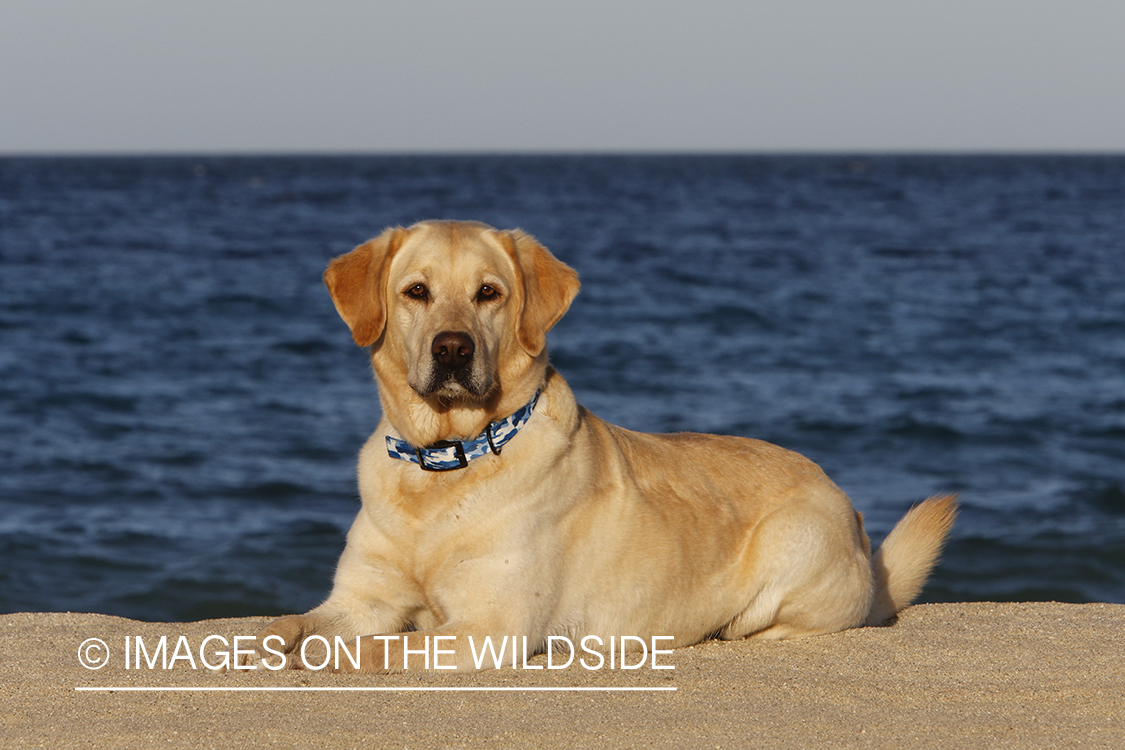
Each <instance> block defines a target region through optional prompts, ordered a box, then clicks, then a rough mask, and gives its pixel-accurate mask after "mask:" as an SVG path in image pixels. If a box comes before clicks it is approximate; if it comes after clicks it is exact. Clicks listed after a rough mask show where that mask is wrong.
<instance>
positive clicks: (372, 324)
mask: <svg viewBox="0 0 1125 750" xmlns="http://www.w3.org/2000/svg"><path fill="white" fill-rule="evenodd" d="M404 234H405V230H404V229H402V228H401V227H391V228H389V229H386V230H384V231H383V233H382V234H380V235H379V236H378V237H376V238H375V239H373V240H368V241H367V242H365V243H363V244H362V245H360V246H359V247H357V248H356V249H355V250H352V251H351V252H350V253H347V254H346V255H341V256H340V257H338V258H333V259H332V262H331V263H329V264H328V270H326V271H325V272H324V283H325V285H326V286H327V287H328V293H329V294H331V295H332V302H333V303H334V304H335V305H336V312H338V313H340V317H341V318H343V319H344V322H345V323H347V324H348V328H350V329H351V331H352V338H353V339H355V342H356V344H358V345H359V346H371V345H372V344H374V343H375V342H376V341H378V340H379V337H380V336H382V335H383V326H384V325H386V322H387V300H386V299H385V298H384V297H385V295H384V288H385V287H386V277H387V271H388V269H389V268H390V266H391V257H392V256H393V255H394V253H395V250H397V249H398V246H399V245H400V244H401V242H402V236H403V235H404Z"/></svg>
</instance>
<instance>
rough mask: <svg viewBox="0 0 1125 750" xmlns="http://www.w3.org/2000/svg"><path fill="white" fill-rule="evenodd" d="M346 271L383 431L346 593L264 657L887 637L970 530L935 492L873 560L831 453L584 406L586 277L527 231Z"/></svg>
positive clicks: (332, 272)
mask: <svg viewBox="0 0 1125 750" xmlns="http://www.w3.org/2000/svg"><path fill="white" fill-rule="evenodd" d="M324 280H325V283H326V285H327V287H328V290H329V292H330V293H331V296H332V300H333V302H334V303H335V306H336V310H337V311H338V312H339V314H340V317H342V318H343V320H344V322H345V323H347V325H348V327H349V328H350V330H351V334H352V337H353V338H354V340H355V343H356V344H358V345H359V346H361V347H370V355H371V363H372V366H373V369H374V373H375V380H376V382H377V384H378V389H379V396H380V401H381V404H382V418H381V420H380V422H379V424H378V427H377V428H376V430H375V433H374V434H373V435H372V436H371V438H370V439H369V440H368V441H367V443H366V444H365V445H364V447H363V449H362V451H361V453H360V456H359V462H358V479H359V491H360V496H361V499H362V506H361V509H360V511H359V513H358V515H357V517H356V519H355V522H354V523H353V525H352V527H351V530H350V531H349V532H348V536H347V545H346V547H345V549H344V552H343V554H342V556H341V558H340V562H339V565H338V567H337V570H336V574H335V579H334V582H333V586H332V591H331V594H330V595H329V597H328V599H327V600H326V601H325V602H324V603H323V604H321V605H320V606H318V607H316V608H315V609H313V610H311V611H310V612H308V613H307V614H303V615H291V616H288V617H282V618H280V619H278V620H275V621H273V622H272V623H270V624H269V625H267V626H266V628H265V629H264V630H263V631H262V632H261V633H259V634H258V643H259V649H260V650H261V648H262V644H274V645H275V646H276V648H273V649H272V650H271V651H270V653H277V654H289V655H290V656H289V658H290V659H291V660H292V659H293V656H292V655H293V654H295V653H296V652H297V650H298V647H299V646H301V644H302V642H303V641H304V640H305V639H307V638H309V637H310V636H322V637H323V638H324V639H326V640H327V641H332V640H333V639H334V638H336V637H340V638H342V639H344V641H345V642H349V643H350V642H352V640H353V639H356V638H357V637H358V636H364V637H363V638H361V639H359V640H358V641H356V642H357V643H359V644H360V645H359V651H360V655H361V659H360V660H359V664H358V665H357V664H355V663H353V662H349V661H348V660H347V659H345V660H344V661H343V663H342V664H338V665H337V666H338V668H339V669H341V670H346V671H351V670H353V669H356V668H358V669H361V670H363V671H379V672H394V671H402V670H403V669H404V668H407V669H416V668H423V667H425V668H430V669H432V668H435V667H436V666H437V664H438V659H437V656H436V655H435V658H434V660H433V663H431V661H430V659H429V658H428V655H427V658H426V659H425V661H424V663H423V660H422V658H421V657H420V656H419V655H418V654H419V653H420V652H421V651H422V650H423V649H425V648H426V647H427V646H426V644H429V643H430V640H429V639H430V638H438V639H439V640H435V641H434V643H435V644H437V643H440V644H441V647H442V655H441V659H442V666H441V667H439V668H455V669H457V670H460V671H473V670H476V669H480V668H488V667H489V666H497V665H496V664H492V665H489V664H487V663H485V664H484V665H482V664H481V663H480V659H479V658H477V657H479V654H477V653H474V650H473V648H472V647H473V646H474V645H479V644H480V643H482V642H484V640H485V638H486V637H488V636H492V637H494V639H495V640H497V641H499V639H500V637H501V636H516V637H519V638H525V640H524V641H523V643H524V644H525V645H524V648H525V651H526V652H528V653H535V652H542V651H543V650H545V649H546V648H547V647H548V644H549V643H550V641H549V640H548V639H549V637H550V636H563V637H566V638H569V639H570V640H571V642H579V641H580V640H581V639H584V638H587V636H591V635H593V636H597V637H598V638H597V639H596V640H592V641H591V640H589V639H587V640H585V641H582V642H583V643H584V644H590V643H592V644H595V648H598V644H608V643H611V641H610V640H609V639H610V637H611V636H622V635H626V634H627V635H630V636H633V637H634V640H632V641H629V643H630V644H631V646H632V645H633V644H635V641H636V640H637V639H640V640H643V641H645V642H648V641H649V639H650V638H653V637H663V638H668V637H673V638H674V642H673V644H672V645H674V646H675V647H682V646H688V645H691V644H694V643H698V642H700V641H702V640H704V639H708V638H713V637H718V638H722V639H738V638H745V637H749V638H757V639H781V638H796V637H802V636H813V635H820V634H826V633H833V632H837V631H841V630H845V629H847V628H854V627H858V626H862V625H865V624H866V625H879V624H883V623H884V622H886V621H888V620H890V619H892V618H893V617H894V616H895V614H896V613H897V612H898V611H899V610H901V609H902V608H904V607H906V606H907V605H909V604H910V603H911V601H913V600H914V598H915V597H916V596H917V595H918V593H919V592H920V590H921V588H922V585H923V583H924V582H925V579H926V577H927V576H928V575H929V572H930V569H931V568H932V567H933V565H934V563H935V561H936V559H937V557H938V555H939V554H940V551H941V548H942V546H943V544H944V541H945V538H946V536H947V534H948V533H949V530H950V528H951V527H952V525H953V521H954V517H955V515H956V507H957V503H956V498H955V496H943V497H933V498H930V499H928V500H926V501H924V502H922V503H920V504H919V505H916V506H915V507H913V508H912V509H911V510H910V511H909V512H908V513H907V514H906V515H905V516H904V517H903V518H902V519H901V520H900V521H899V523H898V524H897V525H896V526H895V528H894V529H893V530H892V532H891V533H890V535H889V536H888V537H887V538H886V540H885V541H884V543H883V545H882V546H881V547H880V549H879V550H878V551H877V552H875V554H874V555H872V553H871V547H870V543H869V541H868V538H867V536H866V534H865V532H864V528H863V518H862V516H861V515H860V514H859V513H858V512H856V511H855V510H854V509H853V508H852V505H851V502H850V501H849V499H848V497H847V496H846V495H845V494H844V493H843V492H842V491H841V490H840V489H839V488H838V487H837V486H836V485H835V484H833V483H832V481H831V480H829V478H828V477H827V475H825V473H824V472H823V471H822V470H821V469H820V468H819V467H818V466H817V465H816V464H814V463H813V462H812V461H810V460H808V459H807V458H804V457H803V456H801V455H799V454H797V453H794V452H792V451H789V450H786V449H784V448H780V447H778V446H776V445H771V444H769V443H766V442H762V441H759V440H753V439H748V438H741V437H729V436H718V435H703V434H693V433H682V434H671V435H652V434H643V433H638V432H633V431H630V430H626V429H623V428H620V427H616V426H613V425H611V424H608V423H606V422H604V421H602V420H601V419H599V418H597V417H596V416H594V415H593V414H591V413H590V412H588V411H587V410H586V409H584V408H583V407H581V406H579V405H578V404H577V402H576V401H575V397H574V394H573V393H572V392H571V390H570V388H569V387H568V386H567V384H566V382H565V381H564V380H563V378H562V376H560V375H559V374H558V373H557V372H556V371H555V370H554V369H553V368H552V367H551V365H550V364H549V363H548V359H547V348H546V335H547V332H548V331H549V330H550V329H551V328H552V327H553V326H554V325H555V324H556V323H557V322H558V321H559V319H560V318H561V317H562V316H563V314H564V313H565V312H566V311H567V309H568V308H569V307H570V304H571V302H572V301H573V300H574V298H575V295H576V294H577V293H578V290H579V281H578V275H577V274H576V273H575V271H574V270H573V269H571V268H570V267H568V266H567V265H565V264H564V263H562V262H561V261H559V260H558V259H556V258H555V257H554V256H553V255H552V254H551V253H550V252H549V251H548V250H547V249H546V248H544V247H543V246H542V245H541V244H540V243H539V242H537V241H536V240H535V239H534V238H533V237H532V236H531V235H529V234H526V233H524V232H522V231H520V230H510V231H501V230H497V229H494V228H492V227H490V226H487V225H485V224H480V223H475V222H459V221H457V222H455V221H427V222H422V223H419V224H415V225H413V226H411V227H409V228H401V227H394V228H389V229H387V230H385V231H384V232H383V233H382V234H380V235H379V236H378V237H376V238H374V239H372V240H370V241H369V242H367V243H365V244H363V245H360V246H359V247H357V248H356V249H355V250H353V251H351V252H350V253H347V254H346V255H343V256H340V257H338V258H336V259H334V260H332V261H331V263H330V265H329V266H328V269H327V271H325V274H324ZM366 636H379V637H376V638H368V637H366ZM388 636H389V637H388ZM267 639H269V640H268V641H267ZM514 640H515V639H513V641H514ZM654 648H655V646H654ZM513 654H514V652H513ZM507 658H508V657H507V656H505V657H504V659H505V660H506V659H507ZM512 658H513V659H514V655H513V657H512ZM525 658H526V656H525Z"/></svg>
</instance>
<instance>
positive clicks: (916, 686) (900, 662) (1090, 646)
mask: <svg viewBox="0 0 1125 750" xmlns="http://www.w3.org/2000/svg"><path fill="white" fill-rule="evenodd" d="M264 622H266V619H265V618H246V619H237V620H210V621H205V622H194V623H141V622H135V621H132V620H126V619H121V618H117V617H109V616H105V615H91V614H13V615H4V616H0V633H2V634H3V638H2V641H0V642H2V644H3V645H2V653H0V684H2V685H3V687H4V698H5V701H4V702H5V705H4V706H3V707H2V708H0V746H3V747H18V748H38V747H43V748H69V747H90V748H99V747H106V748H151V747H159V748H165V747H169V748H178V747H183V748H193V749H195V750H202V749H204V748H242V747H263V746H265V747H364V748H382V747H411V748H457V747H478V746H480V747H485V746H487V747H524V748H525V747H545V748H551V747H566V748H583V747H597V748H618V747H621V748H624V747H703V748H718V747H771V748H807V747H860V748H863V747H875V748H882V747H886V748H920V747H941V748H994V747H1019V748H1038V747H1042V748H1059V747H1113V748H1122V747H1125V644H1123V643H1122V642H1121V636H1122V631H1123V627H1125V605H1122V604H1081V605H1078V604H1051V603H1035V604H992V603H974V604H934V605H923V606H916V607H912V608H910V609H908V610H906V611H905V612H903V613H902V615H901V617H900V619H899V622H898V623H897V624H895V625H894V626H892V627H885V628H863V629H859V630H852V631H848V632H844V633H838V634H835V635H830V636H822V637H819V638H809V639H804V640H796V641H783V642H777V643H758V642H751V641H741V642H735V643H725V642H719V641H713V642H707V643H703V644H700V645H697V646H694V647H691V648H685V649H678V650H676V651H674V652H672V654H671V655H667V656H664V655H662V656H660V657H659V660H658V662H657V663H667V664H670V665H673V666H674V667H675V669H673V670H654V669H651V668H650V667H651V664H649V665H648V666H646V667H642V668H640V669H636V670H630V671H623V670H619V669H615V670H612V671H611V670H609V669H606V668H603V669H601V670H596V671H592V670H586V669H584V668H582V667H581V666H578V665H577V664H574V665H572V666H571V667H569V668H567V669H562V670H547V669H539V670H532V669H527V670H524V669H516V670H513V669H510V668H509V669H504V670H498V671H497V670H494V671H488V672H482V673H478V674H471V675H456V674H449V673H442V674H423V673H419V672H415V673H410V674H406V675H394V676H370V675H333V674H328V673H326V672H311V671H294V670H285V671H280V672H271V671H268V670H258V671H255V672H247V671H238V672H235V671H227V672H225V673H213V672H209V671H206V670H204V669H202V667H200V668H198V669H195V670H193V669H192V668H191V665H190V662H189V660H188V659H187V658H186V656H185V655H184V653H185V652H181V653H180V656H181V658H180V659H178V660H177V661H176V662H175V663H174V665H173V666H172V668H171V669H168V670H164V669H161V668H160V665H159V664H158V665H157V668H155V669H149V668H148V667H147V665H145V664H143V665H142V668H141V669H139V670H138V669H129V670H126V669H125V668H124V655H123V651H124V643H125V640H124V639H125V637H126V636H128V637H130V639H131V640H130V643H134V644H135V639H136V637H137V636H140V637H141V638H142V639H143V640H144V642H145V644H146V646H149V647H150V648H149V649H148V650H149V651H150V652H151V651H153V650H154V649H152V648H151V646H152V645H154V644H156V643H157V642H158V639H159V638H160V636H162V635H166V636H168V638H169V641H168V643H169V652H168V655H169V657H171V656H173V655H174V653H173V649H174V647H175V645H176V643H177V642H178V641H179V640H180V636H184V644H185V647H190V648H191V649H193V657H192V658H194V659H195V660H196V662H197V666H199V664H198V660H199V654H198V649H199V646H200V645H201V644H202V641H203V639H204V638H206V637H207V636H209V635H222V636H224V637H226V638H228V639H229V638H232V637H233V636H234V635H251V634H253V633H254V632H256V631H257V629H258V627H259V626H260V625H262V624H263V623H264ZM88 638H99V639H101V640H103V641H105V643H106V644H107V646H108V647H109V649H110V658H109V661H108V663H107V664H106V666H104V667H103V668H102V669H99V670H96V671H94V670H88V669H85V668H83V667H82V666H81V665H80V664H79V660H78V655H79V646H80V644H82V643H83V641H85V640H86V639H88ZM216 643H217V642H215V641H212V642H211V645H215V644H216ZM88 653H89V655H91V656H96V655H97V654H96V652H95V651H93V650H89V651H88ZM209 658H217V657H214V656H210V657H209ZM544 659H545V657H543V656H539V657H536V658H535V659H532V660H531V661H530V662H529V664H530V665H536V664H539V665H543V664H545V661H544ZM282 686H284V687H306V686H307V687H364V686H380V687H392V688H433V687H441V688H450V687H457V688H467V687H468V688H496V687H504V688H520V689H521V690H516V691H504V692H501V691H490V692H485V691H463V690H462V691H433V692H424V691H404V690H394V691H383V692H366V691H364V692H359V691H353V692H330V691H321V692H297V691H287V692H265V691H226V690H223V691H180V692H131V691H122V690H116V691H112V692H102V691H92V692H86V691H79V690H76V688H79V687H99V688H103V687H164V688H166V687H179V688H201V687H207V688H231V687H239V688H251V687H282ZM531 687H554V688H559V687H566V688H574V687H583V688H607V687H608V688H669V687H672V688H675V690H674V691H621V690H616V691H604V692H603V691H583V692H579V691H557V692H544V691H539V692H531V691H524V690H522V689H524V688H531Z"/></svg>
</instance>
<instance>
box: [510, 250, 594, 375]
mask: <svg viewBox="0 0 1125 750" xmlns="http://www.w3.org/2000/svg"><path fill="white" fill-rule="evenodd" d="M504 239H505V240H506V241H505V245H506V246H507V250H508V252H509V253H510V254H511V255H512V259H513V260H514V261H515V263H516V268H517V269H518V270H519V273H520V277H521V278H520V281H521V283H522V286H523V308H522V309H521V311H520V322H519V330H518V336H519V342H520V346H522V347H523V348H524V350H525V351H527V353H528V354H530V355H531V356H533V357H538V356H539V354H540V353H541V352H542V351H543V347H545V346H546V345H547V331H549V330H551V329H552V328H553V327H554V325H555V323H558V322H559V318H561V317H562V316H563V314H564V313H565V312H566V311H567V309H568V308H569V307H570V303H571V302H573V301H574V296H575V295H576V294H578V289H579V287H580V286H581V285H580V284H579V283H578V274H577V273H575V271H574V269H573V268H571V267H570V266H568V265H566V264H565V263H563V262H562V261H560V260H559V259H558V258H556V257H555V256H553V255H551V253H550V252H549V251H548V250H547V248H545V247H543V246H542V245H540V244H539V243H538V242H536V240H535V238H534V237H532V236H531V235H530V234H526V233H525V232H522V231H520V230H518V229H515V230H512V231H510V232H505V233H504Z"/></svg>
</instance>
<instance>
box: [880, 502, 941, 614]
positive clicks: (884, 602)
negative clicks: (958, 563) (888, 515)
mask: <svg viewBox="0 0 1125 750" xmlns="http://www.w3.org/2000/svg"><path fill="white" fill-rule="evenodd" d="M956 517H957V496H956V495H944V496H941V497H931V498H930V499H928V500H925V501H923V502H921V503H919V504H918V505H915V506H914V507H913V508H911V509H910V510H909V511H908V512H907V514H906V515H905V516H903V517H902V520H901V521H899V522H898V523H897V524H895V527H894V528H893V529H891V533H890V534H888V535H887V538H886V539H885V540H884V541H883V544H882V545H880V547H879V549H878V551H876V552H875V554H874V555H873V556H872V558H871V571H872V573H873V574H874V577H875V598H874V600H873V601H872V603H871V610H870V611H869V612H868V614H867V621H866V624H867V625H882V624H883V623H885V622H886V621H887V620H889V619H891V618H892V617H894V616H895V614H896V613H897V612H899V611H900V610H902V609H905V608H906V607H907V606H909V605H910V603H911V602H912V601H914V598H915V597H917V596H918V594H919V593H920V592H921V591H922V585H923V584H924V583H925V582H926V578H927V577H928V576H929V575H930V570H931V569H932V568H933V567H934V564H935V563H936V562H937V559H938V555H940V554H941V548H942V546H943V545H944V544H945V537H946V536H947V535H948V534H949V530H950V529H951V528H953V521H954V519H955V518H956Z"/></svg>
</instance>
